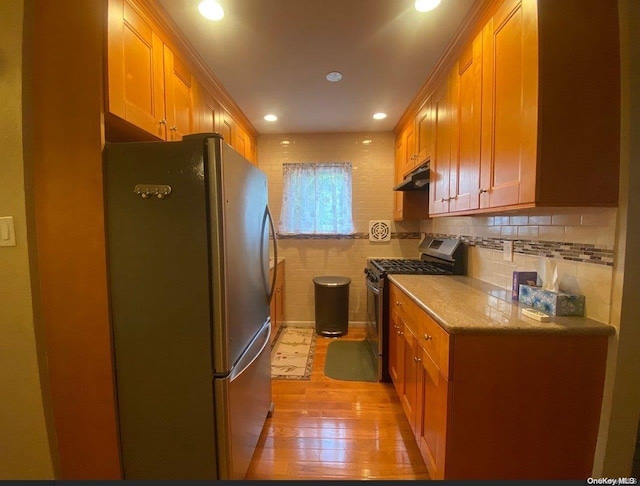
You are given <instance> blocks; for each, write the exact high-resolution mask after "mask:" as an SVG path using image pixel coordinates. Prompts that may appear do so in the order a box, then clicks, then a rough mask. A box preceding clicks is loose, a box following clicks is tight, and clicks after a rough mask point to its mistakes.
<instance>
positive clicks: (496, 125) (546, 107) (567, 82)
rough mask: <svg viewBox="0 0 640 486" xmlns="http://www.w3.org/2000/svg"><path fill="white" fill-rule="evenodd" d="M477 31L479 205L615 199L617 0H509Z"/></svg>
mask: <svg viewBox="0 0 640 486" xmlns="http://www.w3.org/2000/svg"><path fill="white" fill-rule="evenodd" d="M561 19H571V21H562V20H561ZM482 37H483V58H482V71H483V74H482V83H483V93H482V149H481V158H482V163H481V167H482V169H481V184H480V186H481V189H480V190H481V191H482V193H481V196H480V207H481V208H503V209H507V208H509V207H510V206H513V207H530V206H551V207H563V206H596V205H599V206H613V205H616V204H617V200H618V183H619V160H620V154H619V145H620V143H619V141H620V140H619V138H620V124H619V115H620V66H619V62H620V55H619V43H618V23H617V7H616V4H615V2H602V1H598V0H585V1H583V0H563V1H562V2H549V1H542V0H541V1H536V0H506V1H505V2H504V3H503V4H502V5H501V6H500V7H499V8H498V10H497V11H496V13H495V14H494V15H493V17H492V18H491V19H490V20H489V22H488V23H487V24H486V25H485V26H484V29H483V31H482Z"/></svg>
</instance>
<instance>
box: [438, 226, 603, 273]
mask: <svg viewBox="0 0 640 486" xmlns="http://www.w3.org/2000/svg"><path fill="white" fill-rule="evenodd" d="M427 234H428V235H429V236H434V237H440V238H442V237H451V236H455V237H457V238H460V239H461V240H462V241H464V242H465V243H467V244H468V245H470V246H477V247H478V248H486V249H489V250H498V251H502V242H503V241H506V240H510V239H509V238H485V237H482V236H459V235H446V234H435V233H427ZM511 241H513V251H514V253H521V254H524V255H534V256H539V257H547V258H557V259H560V260H571V261H575V262H583V263H595V264H597V265H606V266H609V267H612V266H613V250H612V249H610V248H601V247H597V246H596V245H592V244H590V243H570V242H566V241H536V240H511Z"/></svg>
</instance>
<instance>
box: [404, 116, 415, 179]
mask: <svg viewBox="0 0 640 486" xmlns="http://www.w3.org/2000/svg"><path fill="white" fill-rule="evenodd" d="M402 137H403V138H404V145H405V147H406V149H405V158H404V167H403V169H402V175H403V176H404V175H405V174H406V173H407V172H410V171H411V170H412V169H413V168H414V167H415V166H416V160H417V158H418V153H417V152H416V131H415V126H414V124H413V123H410V124H409V125H408V126H407V128H405V129H404V132H403V134H402Z"/></svg>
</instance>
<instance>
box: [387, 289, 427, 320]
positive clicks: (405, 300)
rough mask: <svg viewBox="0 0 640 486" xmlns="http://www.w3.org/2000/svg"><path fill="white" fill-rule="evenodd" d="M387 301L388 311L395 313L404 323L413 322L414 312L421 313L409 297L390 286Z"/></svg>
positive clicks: (414, 318)
mask: <svg viewBox="0 0 640 486" xmlns="http://www.w3.org/2000/svg"><path fill="white" fill-rule="evenodd" d="M389 299H390V300H389V309H391V311H395V312H396V313H397V314H398V315H399V316H400V317H401V318H402V319H403V320H405V321H415V320H416V317H417V316H416V314H417V312H416V311H422V309H420V308H419V307H418V306H417V305H416V303H415V302H413V300H411V297H409V296H408V295H407V294H405V293H404V292H403V291H402V290H400V289H399V288H398V287H396V286H395V285H391V286H390V290H389ZM414 330H415V329H414Z"/></svg>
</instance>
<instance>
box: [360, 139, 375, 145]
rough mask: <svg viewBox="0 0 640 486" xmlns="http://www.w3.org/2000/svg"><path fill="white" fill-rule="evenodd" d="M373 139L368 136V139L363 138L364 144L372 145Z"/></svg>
mask: <svg viewBox="0 0 640 486" xmlns="http://www.w3.org/2000/svg"><path fill="white" fill-rule="evenodd" d="M372 141H373V140H371V139H370V138H367V139H366V140H363V141H362V145H371V142H372Z"/></svg>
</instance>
